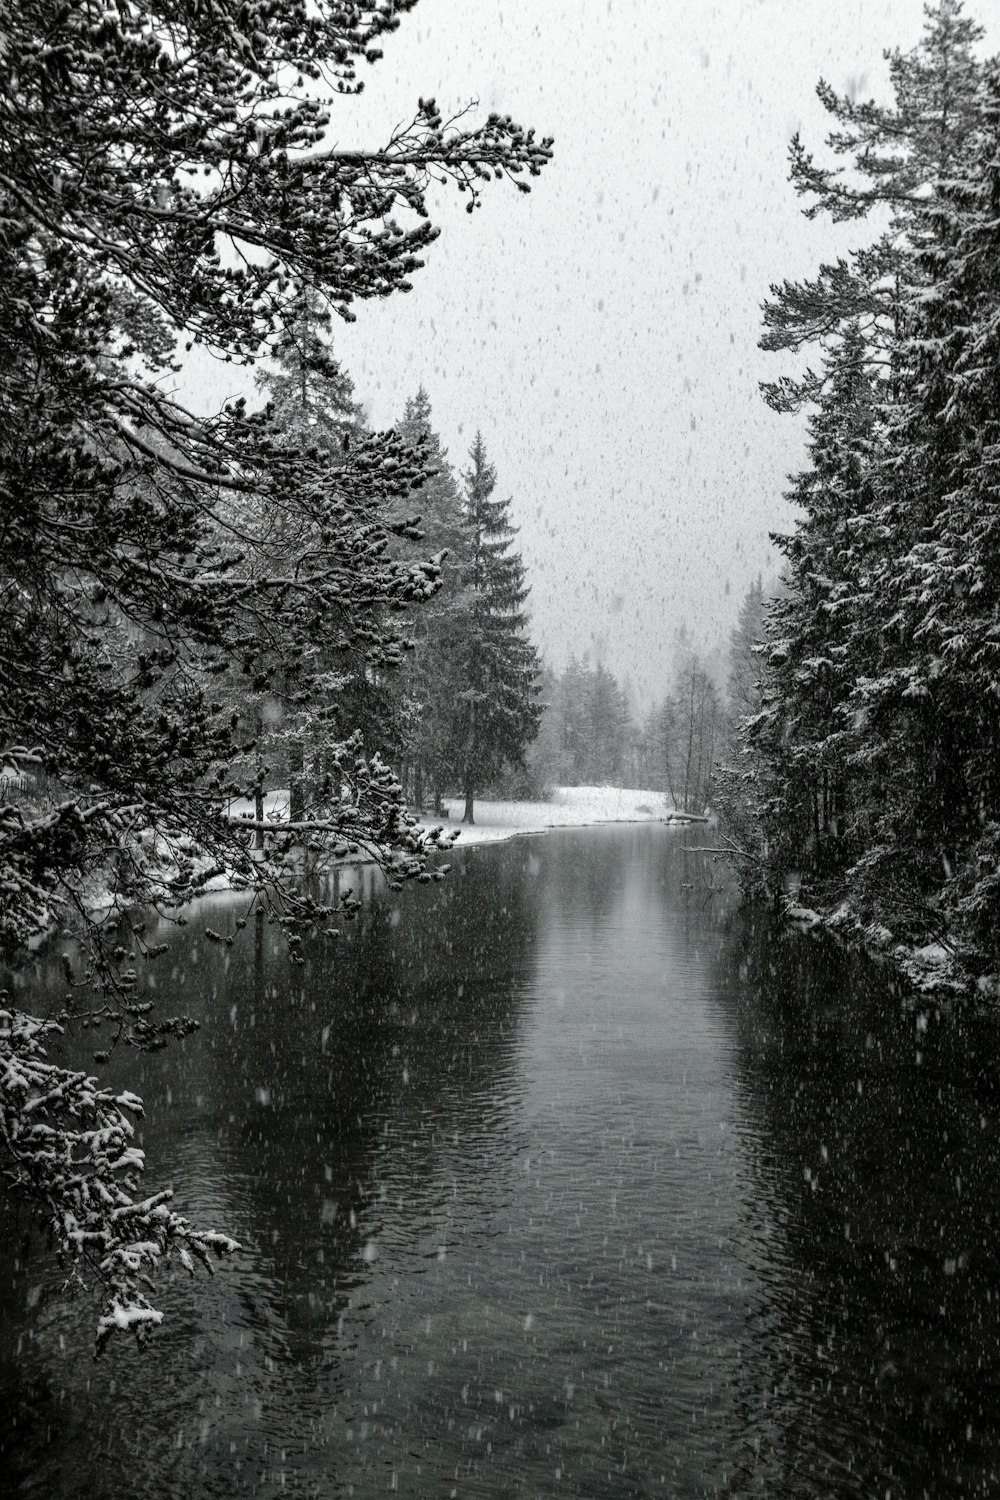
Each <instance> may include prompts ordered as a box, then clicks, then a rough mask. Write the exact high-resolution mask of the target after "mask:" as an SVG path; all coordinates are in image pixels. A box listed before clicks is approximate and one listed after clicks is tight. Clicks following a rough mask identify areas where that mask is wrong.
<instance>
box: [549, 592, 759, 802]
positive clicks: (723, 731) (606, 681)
mask: <svg viewBox="0 0 1000 1500" xmlns="http://www.w3.org/2000/svg"><path fill="white" fill-rule="evenodd" d="M758 587H759V586H758ZM674 657H675V667H674V673H673V680H672V683H671V687H670V690H669V691H668V692H667V693H666V694H665V696H664V697H663V698H662V700H661V701H660V702H658V703H656V704H655V705H654V706H653V707H652V708H651V709H648V710H647V711H645V712H639V711H638V710H637V709H636V708H635V706H634V704H633V701H632V697H633V695H632V692H631V689H630V687H629V685H628V684H627V683H624V684H623V683H620V682H619V681H618V680H617V679H616V678H615V677H614V675H613V674H612V673H611V672H610V671H609V670H608V669H607V667H605V666H603V665H601V664H597V665H596V666H595V665H591V664H590V663H589V661H586V660H584V661H583V662H580V661H577V660H576V659H575V658H573V659H571V660H570V662H569V664H568V666H567V667H566V668H565V670H564V671H563V672H562V673H556V672H554V671H552V670H551V668H547V669H546V670H545V671H544V672H543V675H542V693H541V697H542V702H543V704H544V713H543V717H542V724H541V728H540V730H539V734H538V738H537V740H536V742H535V744H534V745H533V746H532V747H531V749H530V751H529V752H528V771H529V774H530V777H531V787H530V789H531V790H534V791H535V792H536V793H537V792H539V791H541V792H544V791H545V790H546V789H547V788H550V787H552V786H591V785H599V786H600V785H613V786H631V787H643V788H648V789H649V790H651V791H656V792H661V793H662V794H663V796H664V797H665V798H666V799H667V801H668V802H669V803H670V804H671V805H672V806H674V807H676V808H678V809H679V810H681V811H684V812H699V813H700V812H702V811H703V810H704V808H705V807H706V806H707V805H708V804H709V803H710V802H711V800H712V789H713V781H714V771H715V766H716V763H717V761H718V758H719V756H720V754H721V753H722V749H723V746H724V745H725V744H726V742H727V739H728V736H729V725H730V714H729V712H728V709H727V707H726V703H727V694H725V693H723V692H721V691H720V689H719V686H718V684H717V680H716V679H717V677H718V675H719V672H718V667H717V666H716V664H715V663H714V662H709V661H708V660H707V659H706V657H705V656H704V655H703V654H701V653H699V652H698V651H697V650H696V649H695V648H694V646H693V645H692V644H691V642H690V641H689V639H688V637H687V634H686V632H685V631H684V630H683V629H681V630H680V631H679V632H678V635H677V637H676V640H675V653H674Z"/></svg>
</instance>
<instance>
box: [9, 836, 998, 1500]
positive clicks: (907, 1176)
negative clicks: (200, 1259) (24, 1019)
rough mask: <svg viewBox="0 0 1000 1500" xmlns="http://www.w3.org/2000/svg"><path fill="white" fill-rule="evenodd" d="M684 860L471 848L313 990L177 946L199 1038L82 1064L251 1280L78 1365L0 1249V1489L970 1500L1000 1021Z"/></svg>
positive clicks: (991, 1422) (84, 1310)
mask: <svg viewBox="0 0 1000 1500" xmlns="http://www.w3.org/2000/svg"><path fill="white" fill-rule="evenodd" d="M685 839H687V842H689V843H690V842H695V843H697V842H701V839H700V838H699V837H695V838H693V839H692V838H691V837H690V836H686V835H684V834H681V833H678V832H676V831H672V830H666V829H661V828H619V829H603V830H587V831H575V832H566V833H560V834H553V835H551V836H549V837H547V838H544V839H534V840H525V841H518V842H516V843H512V844H506V845H502V846H496V847H493V848H481V849H476V850H470V851H468V852H467V853H466V854H465V855H464V856H463V857H462V858H461V860H459V861H458V862H457V866H456V869H455V872H454V875H453V876H452V877H451V878H450V879H449V881H447V882H446V883H445V884H443V885H441V886H435V887H431V888H428V889H423V888H420V889H413V890H409V891H406V892H404V893H403V895H402V897H401V898H398V899H396V900H394V901H392V902H388V901H385V900H384V899H383V898H382V896H381V895H380V894H379V893H378V892H373V893H370V899H369V901H368V903H367V905H366V908H365V912H364V915H363V918H362V920H361V921H360V922H359V923H358V924H357V925H356V926H355V928H353V929H351V930H349V933H348V935H347V937H346V938H345V940H344V942H343V944H342V945H341V947H340V948H339V950H336V951H335V952H334V953H333V954H331V952H330V951H329V950H328V949H327V950H319V951H318V953H317V954H314V955H311V959H312V961H311V962H310V963H308V964H307V965H306V966H305V967H304V968H292V967H291V966H290V965H289V963H288V961H287V959H286V957H285V955H284V953H283V951H282V950H281V949H280V947H279V945H278V943H277V941H276V939H275V937H274V935H273V933H272V930H271V929H270V928H267V927H264V926H260V925H258V926H255V925H254V923H253V921H251V924H250V926H249V927H248V929H247V931H246V932H245V933H244V934H243V938H242V941H241V943H240V944H238V945H237V946H235V947H234V948H232V949H231V950H225V951H221V950H219V949H218V948H217V947H215V946H212V945H209V944H207V943H206V942H205V941H204V939H201V940H199V938H198V936H197V933H198V930H199V923H198V921H193V922H192V924H191V927H190V928H189V929H188V930H187V933H185V934H182V935H180V936H178V937H177V938H175V940H174V949H173V953H172V955H171V956H170V957H168V958H167V959H165V960H160V965H161V966H162V965H167V967H158V968H157V969H156V970H155V971H154V972H155V973H156V978H157V986H158V994H159V1000H160V1003H161V1005H162V1007H163V1012H164V1013H165V1014H172V1013H175V1012H176V1011H178V1010H181V1009H187V1010H189V1011H192V1012H194V1013H196V1014H198V1015H199V1016H200V1018H201V1020H202V1022H203V1025H202V1029H201V1031H200V1032H199V1033H198V1034H197V1035H195V1036H193V1037H191V1038H190V1039H188V1040H187V1041H186V1042H185V1043H183V1044H180V1045H178V1046H176V1047H173V1048H171V1049H170V1050H169V1051H168V1052H167V1053H165V1054H160V1055H158V1056H156V1057H152V1058H148V1057H147V1058H136V1057H135V1056H134V1055H131V1056H129V1057H127V1058H125V1059H124V1060H123V1061H122V1062H119V1060H118V1059H117V1058H116V1059H115V1061H114V1062H113V1064H112V1068H111V1072H112V1074H113V1075H114V1074H116V1072H117V1076H118V1077H119V1078H120V1080H121V1081H123V1082H124V1081H125V1080H126V1079H127V1080H128V1081H129V1083H131V1085H132V1086H133V1087H135V1088H136V1089H137V1091H138V1092H139V1093H141V1094H142V1095H143V1096H144V1097H145V1099H146V1103H147V1108H148V1120H147V1125H146V1130H145V1141H144V1143H145V1147H146V1150H147V1155H148V1161H149V1172H148V1179H149V1183H150V1187H151V1188H152V1187H154V1186H159V1185H161V1184H163V1183H164V1182H172V1183H173V1184H174V1185H175V1186H176V1189H177V1202H178V1206H179V1207H181V1208H182V1209H183V1210H184V1211H187V1212H190V1213H191V1214H192V1215H194V1216H196V1217H198V1218H199V1219H200V1220H201V1221H202V1222H208V1223H211V1224H213V1225H215V1226H217V1227H220V1228H225V1229H226V1230H228V1231H230V1232H231V1233H234V1234H236V1235H237V1236H238V1238H239V1239H240V1240H241V1241H242V1243H243V1245H244V1246H245V1253H244V1254H243V1255H242V1256H240V1257H239V1258H238V1260H237V1261H236V1262H235V1263H233V1264H231V1265H229V1266H226V1267H223V1268H222V1270H221V1271H220V1273H219V1274H218V1275H217V1276H216V1278H215V1279H214V1281H212V1282H211V1283H208V1282H206V1281H205V1280H204V1279H203V1278H201V1279H199V1280H198V1281H197V1282H195V1283H190V1282H189V1281H187V1280H186V1279H180V1278H178V1279H177V1280H175V1281H172V1282H170V1283H169V1284H168V1285H166V1286H165V1287H164V1288H163V1295H162V1301H161V1305H163V1306H164V1307H165V1308H166V1310H167V1313H168V1317H167V1321H166V1322H165V1324H164V1326H163V1328H162V1330H161V1331H160V1333H159V1334H158V1335H157V1337H156V1340H155V1342H154V1344H153V1346H152V1347H151V1349H150V1351H149V1352H147V1353H146V1354H145V1355H139V1354H137V1353H136V1352H135V1350H134V1349H133V1348H132V1347H131V1346H130V1345H127V1344H125V1343H124V1342H123V1343H121V1344H120V1345H119V1346H118V1347H117V1349H115V1350H114V1352H113V1353H112V1356H111V1357H110V1358H106V1359H105V1360H104V1361H102V1362H101V1363H100V1364H98V1365H96V1366H95V1365H93V1364H92V1362H91V1359H90V1347H91V1341H92V1333H93V1324H94V1307H93V1305H92V1304H91V1303H90V1302H89V1301H87V1300H86V1299H83V1300H79V1301H77V1302H75V1303H74V1304H72V1305H71V1306H69V1307H67V1306H66V1305H65V1303H64V1302H63V1301H62V1300H60V1299H57V1298H55V1297H53V1295H52V1292H53V1289H54V1287H55V1286H56V1285H57V1281H56V1278H55V1275H54V1273H53V1270H52V1267H51V1266H50V1265H49V1264H48V1262H47V1261H46V1260H45V1258H44V1256H43V1255H40V1254H37V1253H36V1254H34V1255H32V1256H29V1258H28V1260H27V1263H22V1262H19V1260H18V1259H17V1255H18V1252H16V1251H15V1249H14V1248H13V1247H11V1246H8V1247H7V1249H6V1250H5V1251H4V1252H3V1258H2V1259H0V1316H2V1329H0V1494H3V1495H8V1494H9V1495H11V1496H33V1497H35V1496H37V1497H46V1500H48V1497H59V1496H74V1497H81V1500H83V1497H87V1500H91V1497H94V1500H103V1497H108V1500H110V1497H132V1496H142V1497H147V1496H148V1497H153V1496H165V1497H166V1496H170V1497H178V1500H188V1497H200V1496H208V1497H237V1496H240V1497H242V1496H250V1495H257V1496H267V1497H272V1496H279V1495H293V1496H324V1497H327V1496H329V1497H333V1496H347V1495H359V1496H374V1495H382V1494H385V1493H398V1494H402V1495H409V1496H420V1497H436V1496H450V1495H456V1496H462V1497H468V1496H508V1495H511V1496H513V1495H524V1496H550V1495H563V1496H574V1497H577V1496H593V1497H608V1500H611V1497H615V1500H620V1497H639V1496H653V1495H666V1496H676V1497H689V1496H690V1497H694V1496H764V1497H769V1500H800V1497H806V1500H814V1497H828V1496H830V1497H833V1496H836V1497H840V1496H845V1497H846V1496H852V1497H859V1500H861V1497H863V1500H872V1497H879V1500H883V1497H886V1496H890V1497H892V1500H902V1497H910V1496H913V1497H922V1496H928V1497H933V1500H941V1497H951V1496H973V1495H976V1496H979V1495H981V1496H992V1495H995V1494H1000V1477H998V1475H1000V1251H998V1248H997V1222H996V1220H997V1215H998V1212H1000V1151H998V1142H997V1123H998V1103H1000V1096H998V1083H997V1071H998V1070H997V1063H998V1028H997V1025H996V1023H995V1022H993V1021H992V1020H989V1019H987V1018H978V1019H976V1018H955V1017H954V1016H951V1017H943V1016H939V1015H938V1014H937V1013H936V1012H935V1011H934V1009H933V1008H930V1009H927V1008H923V1009H921V1008H920V1007H919V1006H914V1005H913V1004H912V1002H904V1000H903V998H902V997H901V996H900V995H899V994H897V993H896V992H894V990H893V988H892V986H891V984H890V982H889V980H888V979H887V977H886V976H885V974H884V973H883V972H882V971H880V970H878V969H876V968H874V967H873V966H872V965H870V964H868V963H866V962H864V961H862V960H860V959H858V958H851V957H850V956H847V955H844V954H843V953H840V952H838V951H837V950H835V949H831V948H830V947H829V946H827V945H826V944H824V943H821V942H819V941H817V940H814V939H810V938H808V937H803V936H799V935H796V934H794V933H792V932H790V931H787V930H783V929H781V928H776V927H774V926H773V925H771V924H770V923H769V922H768V921H766V920H765V919H764V918H763V917H762V916H760V915H759V914H758V916H757V917H756V918H753V917H751V916H750V915H748V914H745V913H741V912H740V911H739V909H738V907H737V905H736V903H735V901H734V899H733V897H732V895H731V894H730V893H725V892H719V893H715V894H712V893H711V892H710V891H708V890H706V889H705V886H706V884H707V883H710V882H711V881H712V880H713V879H714V880H718V879H719V878H720V877H719V875H718V873H717V872H713V871H712V869H711V868H710V867H707V866H706V864H705V862H704V861H703V860H702V859H700V858H699V857H698V856H697V855H695V856H690V855H689V856H685V854H684V853H683V845H684V842H685ZM198 915H199V916H200V917H201V919H202V923H204V922H205V921H210V922H211V923H212V924H213V925H214V926H216V927H219V926H221V925H222V923H223V919H224V918H226V917H227V916H229V917H234V916H236V915H238V907H237V906H236V905H233V904H232V903H230V904H229V905H228V906H227V904H226V901H225V900H224V899H217V900H214V901H213V902H211V904H210V905H209V904H208V903H206V905H205V907H204V909H203V910H202V912H201V913H199V914H198ZM171 962H173V969H172V970H171V968H170V967H169V965H170V964H171Z"/></svg>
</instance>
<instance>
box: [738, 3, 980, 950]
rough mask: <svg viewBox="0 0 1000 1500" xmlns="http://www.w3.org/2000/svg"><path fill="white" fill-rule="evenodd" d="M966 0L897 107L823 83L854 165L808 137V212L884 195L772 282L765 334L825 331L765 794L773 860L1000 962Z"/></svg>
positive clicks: (802, 389) (911, 64)
mask: <svg viewBox="0 0 1000 1500" xmlns="http://www.w3.org/2000/svg"><path fill="white" fill-rule="evenodd" d="M980 36H981V33H980V31H979V29H978V28H977V27H976V26H975V25H974V23H973V22H972V21H971V20H969V19H968V18H967V17H966V16H965V15H964V14H963V8H962V5H961V4H960V3H959V0H939V3H938V4H936V5H934V6H932V7H930V8H929V10H928V15H927V23H926V28H925V33H924V37H923V40H922V42H921V44H920V46H919V47H918V48H917V49H916V50H915V51H914V52H912V53H908V54H902V53H899V54H894V55H893V56H892V58H891V59H890V67H891V76H892V82H893V85H894V90H895V101H894V103H893V105H891V106H889V107H882V106H880V105H877V104H875V103H872V102H869V103H864V104H858V103H854V102H851V101H848V100H843V99H838V98H837V97H836V96H834V95H833V94H832V92H831V91H829V90H828V89H825V88H824V89H822V90H821V97H822V98H823V100H824V103H825V104H826V105H827V107H828V109H829V110H830V111H831V112H832V114H833V115H834V117H835V119H836V122H837V126H838V129H837V130H836V131H835V132H834V133H833V134H832V135H831V137H830V139H829V145H830V147H831V148H832V150H833V151H834V153H835V154H837V155H839V156H840V157H842V158H846V159H847V164H848V165H847V170H844V169H841V170H838V171H832V170H827V169H822V168H819V167H817V166H816V164H815V163H814V161H813V159H812V158H811V157H810V156H808V155H807V154H806V153H805V152H804V150H803V149H802V147H801V145H800V144H799V143H798V142H796V143H795V145H794V147H793V155H792V176H793V181H794V183H795V186H796V188H797V190H798V191H799V192H801V193H803V194H805V195H807V196H808V197H809V198H810V206H809V208H808V210H807V211H808V212H809V213H810V214H817V213H820V212H828V213H829V214H830V215H831V216H832V217H833V218H834V219H842V218H854V217H858V218H860V217H862V216H864V215H866V214H867V213H868V212H869V210H870V209H873V208H876V207H879V208H881V209H882V211H883V217H884V220H885V221H886V222H887V223H888V228H886V229H885V230H884V231H883V232H882V234H881V236H880V238H879V239H878V240H877V241H876V243H875V245H874V246H873V247H870V248H868V249H866V250H864V251H860V252H858V254H857V255H855V256H853V257H851V258H850V260H849V262H838V264H837V265H836V266H835V267H829V266H827V267H824V268H823V269H822V271H821V273H820V275H819V276H818V277H817V279H816V280H815V281H814V282H809V283H803V284H801V285H791V284H787V283H786V284H785V285H783V286H781V287H778V288H775V289H774V299H773V301H772V302H771V303H769V304H768V306H767V307H766V308H765V325H766V331H765V336H764V340H763V343H764V345H765V347H767V348H771V349H794V350H798V349H802V348H804V347H806V346H808V345H810V344H813V345H819V347H820V349H821V351H822V362H821V364H820V365H819V367H818V369H817V370H816V371H815V372H811V373H810V374H808V375H807V376H806V377H805V378H803V379H796V380H789V379H785V380H782V381H779V382H778V383H777V384H776V385H773V386H770V387H768V388H767V391H766V394H767V396H768V399H769V400H770V401H771V402H772V404H774V405H775V406H777V407H779V408H793V407H798V406H801V405H802V404H803V403H804V402H811V403H813V405H814V407H815V411H814V414H813V415H812V416H811V418H810V443H809V463H808V467H807V468H806V469H805V470H804V471H803V473H802V474H801V475H799V476H798V477H797V479H796V480H795V482H794V485H793V488H792V490H791V492H790V499H791V500H792V501H793V502H794V503H795V505H796V506H797V507H798V510H799V518H798V519H797V521H796V524H795V527H794V529H793V530H792V531H791V532H790V534H789V535H788V536H785V537H782V538H779V539H778V541H779V545H780V546H781V548H782V551H783V552H784V555H785V559H786V566H785V574H784V585H785V588H784V591H783V594H782V596H781V597H780V598H779V599H778V600H777V602H776V603H775V604H774V606H773V607H772V610H771V615H770V623H769V633H768V640H767V645H766V649H765V651H764V658H763V659H764V663H765V668H766V671H765V679H764V687H763V696H762V702H761V706H760V710H759V712H758V713H757V714H756V715H754V716H752V717H751V718H750V720H749V721H748V725H747V745H748V755H749V763H750V765H751V766H752V771H751V774H750V776H749V793H750V797H751V801H752V802H753V804H754V807H755V811H756V814H757V817H758V820H759V823H760V826H761V829H762V833H763V837H762V848H763V849H764V850H765V851H766V854H767V856H768V857H769V858H770V860H771V861H772V863H773V867H774V868H773V874H774V875H775V876H776V877H777V876H780V874H781V873H782V872H783V871H787V870H789V869H795V870H797V871H801V872H802V874H803V877H804V882H805V884H806V885H811V886H812V887H813V897H812V899H819V900H822V899H824V898H825V899H827V900H831V899H834V900H839V899H840V898H841V897H843V896H846V897H847V898H848V901H849V903H850V904H851V905H852V907H853V909H854V910H855V911H856V913H857V915H858V916H859V917H860V918H861V919H862V920H863V921H865V922H876V923H879V924H881V925H883V926H886V927H888V928H889V929H890V930H891V931H892V932H893V933H896V934H899V935H900V936H903V937H905V938H907V939H909V940H911V941H921V942H923V943H925V944H926V941H927V939H928V937H930V938H934V939H935V940H937V939H938V938H939V937H940V936H941V935H942V934H944V933H947V932H950V934H951V937H950V939H949V941H955V942H958V943H959V944H961V945H964V946H965V952H966V957H967V959H968V960H969V962H970V963H971V964H972V966H973V968H974V969H975V968H977V967H981V966H982V964H983V963H986V964H988V965H990V966H993V967H995V966H996V963H997V961H998V959H1000V939H998V933H1000V901H998V894H997V893H998V889H1000V883H998V876H997V849H998V847H1000V846H998V839H997V829H998V827H1000V773H998V766H1000V646H998V642H1000V590H998V585H997V579H998V578H1000V538H998V531H997V520H996V517H997V501H998V498H1000V468H998V454H1000V417H998V412H1000V233H998V228H997V225H998V223H1000V67H998V64H997V62H996V61H984V60H980V59H979V58H978V56H977V51H976V47H977V43H978V41H979V39H980Z"/></svg>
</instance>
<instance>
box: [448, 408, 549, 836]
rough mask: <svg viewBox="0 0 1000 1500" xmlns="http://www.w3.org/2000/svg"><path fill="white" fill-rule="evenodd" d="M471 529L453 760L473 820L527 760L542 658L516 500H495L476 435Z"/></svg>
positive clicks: (467, 482) (467, 505)
mask: <svg viewBox="0 0 1000 1500" xmlns="http://www.w3.org/2000/svg"><path fill="white" fill-rule="evenodd" d="M469 459H470V464H469V468H468V469H466V470H465V471H464V472H463V475H462V479H463V483H464V486H465V502H464V518H463V519H464V527H465V547H464V551H465V559H466V560H465V566H464V569H463V580H462V581H463V585H464V588H465V591H466V599H465V619H464V627H463V636H464V638H463V640H462V643H461V646H460V649H459V652H458V656H457V666H458V684H459V686H458V694H457V711H456V713H455V714H454V716H453V719H452V725H451V761H452V765H453V766H454V767H455V770H456V773H457V775H458V777H459V781H460V784H461V788H462V793H463V795H464V798H465V809H464V813H463V822H466V823H472V822H474V821H475V818H474V799H475V797H476V795H477V793H478V792H479V791H481V789H482V788H483V787H484V786H486V785H488V784H489V782H490V781H491V780H492V779H494V778H495V777H496V776H497V775H499V773H500V771H501V769H502V768H503V767H504V765H520V764H522V763H523V758H524V751H525V748H526V746H527V745H528V744H529V743H530V742H531V741H532V740H533V739H534V737H535V735H536V734H537V732H538V725H539V720H540V717H541V710H540V708H539V705H538V678H539V673H540V662H539V658H538V653H537V651H536V650H535V647H534V645H533V644H532V642H531V639H530V637H529V635H528V619H527V615H526V613H525V608H524V606H525V604H526V603H527V599H528V587H527V584H526V582H525V570H524V564H523V562H522V561H521V557H520V554H519V553H518V552H517V551H515V550H514V547H513V542H514V538H515V536H516V535H517V529H516V528H515V527H514V526H512V525H511V523H510V504H511V502H510V500H509V499H508V500H497V499H495V498H494V494H493V492H494V490H495V488H496V469H495V468H494V466H493V464H491V463H490V462H489V461H488V459H487V457H486V447H485V444H484V443H483V438H482V434H481V433H479V432H477V433H476V438H475V441H474V443H473V445H472V448H471V449H470V452H469Z"/></svg>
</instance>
